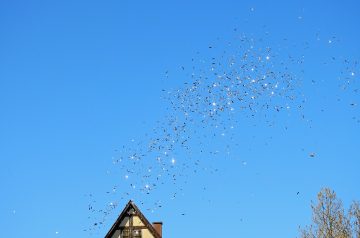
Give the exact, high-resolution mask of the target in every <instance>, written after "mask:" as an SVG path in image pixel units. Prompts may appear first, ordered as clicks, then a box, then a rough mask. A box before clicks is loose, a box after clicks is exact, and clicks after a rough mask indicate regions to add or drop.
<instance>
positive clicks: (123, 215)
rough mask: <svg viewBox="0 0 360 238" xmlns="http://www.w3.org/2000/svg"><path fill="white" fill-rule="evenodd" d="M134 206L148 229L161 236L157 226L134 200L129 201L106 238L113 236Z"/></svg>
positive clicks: (154, 234) (155, 235) (159, 237)
mask: <svg viewBox="0 0 360 238" xmlns="http://www.w3.org/2000/svg"><path fill="white" fill-rule="evenodd" d="M131 208H133V209H134V210H135V212H136V215H137V216H139V218H140V220H141V221H142V222H143V223H144V225H145V226H146V228H147V229H149V231H150V233H151V234H152V235H153V236H154V237H155V238H161V236H160V234H159V233H158V232H157V231H156V230H155V228H154V227H153V226H152V224H151V223H150V222H149V221H148V220H147V219H146V217H145V216H144V215H143V214H142V212H141V211H140V209H139V208H138V207H137V206H136V205H135V203H134V202H133V201H131V200H130V201H129V202H128V203H127V204H126V206H125V208H124V210H123V211H122V212H121V213H120V215H119V217H118V218H117V219H116V221H115V223H114V224H113V225H112V227H111V228H110V230H109V232H108V233H107V234H106V236H105V238H111V236H112V235H113V234H114V233H115V231H116V230H117V228H118V227H119V225H120V223H121V221H122V220H123V219H124V218H125V217H126V216H127V212H128V211H129V210H130V209H131Z"/></svg>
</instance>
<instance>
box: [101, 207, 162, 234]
mask: <svg viewBox="0 0 360 238" xmlns="http://www.w3.org/2000/svg"><path fill="white" fill-rule="evenodd" d="M105 238H162V222H153V223H152V224H151V223H150V222H149V221H148V220H147V219H146V217H145V216H144V215H143V214H142V212H141V211H140V209H139V208H138V207H137V206H136V205H135V203H134V202H133V201H131V200H130V201H129V202H128V204H127V205H126V206H125V208H124V210H123V211H122V212H121V213H120V215H119V217H118V218H117V220H116V221H115V223H114V225H113V226H112V227H111V229H110V230H109V232H108V233H107V234H106V236H105Z"/></svg>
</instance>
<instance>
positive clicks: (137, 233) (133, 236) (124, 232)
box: [120, 228, 141, 238]
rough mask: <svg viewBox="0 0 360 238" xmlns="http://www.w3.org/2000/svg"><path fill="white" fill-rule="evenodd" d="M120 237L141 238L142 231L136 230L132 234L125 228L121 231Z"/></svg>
mask: <svg viewBox="0 0 360 238" xmlns="http://www.w3.org/2000/svg"><path fill="white" fill-rule="evenodd" d="M120 237H121V238H141V230H137V229H134V230H133V231H132V234H131V233H130V229H129V228H124V229H123V230H122V231H121V236H120Z"/></svg>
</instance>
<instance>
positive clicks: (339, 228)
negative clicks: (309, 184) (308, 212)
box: [300, 188, 360, 238]
mask: <svg viewBox="0 0 360 238" xmlns="http://www.w3.org/2000/svg"><path fill="white" fill-rule="evenodd" d="M317 200H318V201H317V204H314V203H312V204H311V209H312V213H313V215H312V221H313V223H312V224H311V225H310V226H307V227H305V228H304V229H300V238H355V237H356V238H360V204H359V202H353V203H352V205H351V207H350V209H349V211H348V212H347V213H345V211H344V207H343V204H342V202H341V200H340V199H338V198H337V197H336V193H335V192H334V191H333V190H331V189H329V188H323V189H322V190H321V191H320V192H319V193H318V196H317Z"/></svg>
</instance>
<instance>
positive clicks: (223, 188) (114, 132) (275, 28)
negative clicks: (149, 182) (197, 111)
mask: <svg viewBox="0 0 360 238" xmlns="http://www.w3.org/2000/svg"><path fill="white" fill-rule="evenodd" d="M359 7H360V5H359V3H358V2H357V1H341V2H337V3H335V2H327V3H326V4H325V3H323V2H321V1H292V2H291V3H290V2H286V3H285V1H271V2H270V1H230V0H229V1H212V2H209V1H196V2H195V3H194V1H173V2H171V3H170V2H169V1H152V2H145V1H144V2H139V1H107V2H100V1H31V2H29V1H6V0H3V1H1V2H0V36H1V37H0V52H1V54H0V109H1V114H0V132H1V133H0V145H1V147H0V148H1V149H0V192H1V203H0V214H1V215H0V227H1V229H0V236H1V237H12V236H14V234H13V233H14V231H16V233H17V236H25V235H26V236H27V237H66V238H71V237H103V236H104V235H105V234H106V232H107V230H108V229H109V228H110V227H111V225H112V222H113V221H114V220H115V219H116V216H117V214H118V213H119V212H121V209H122V207H123V206H124V205H125V204H126V202H127V200H128V199H130V198H133V199H135V202H136V203H139V201H140V200H141V201H143V202H144V204H143V205H140V204H138V205H139V207H140V209H142V210H143V212H144V214H145V215H146V216H148V218H149V219H150V220H162V221H163V222H164V237H170V236H171V237H174V238H176V237H184V236H186V237H198V236H200V237H205V236H230V235H233V236H234V233H235V234H236V235H235V236H237V237H263V236H264V235H266V236H267V237H296V235H297V234H298V226H299V225H302V226H303V225H306V224H308V223H309V222H310V219H311V211H310V204H311V200H314V199H315V198H316V193H317V192H318V191H319V190H320V189H321V188H322V187H324V186H329V187H331V188H333V189H334V190H335V191H336V192H337V193H338V195H339V196H340V197H341V198H342V199H343V201H344V205H345V206H347V205H348V204H349V203H350V202H351V201H352V200H354V199H356V200H359V199H360V190H359V189H358V181H359V179H360V175H359V173H358V170H359V166H360V162H359V154H360V153H359V148H360V140H359V134H360V123H359V122H358V120H359V118H360V113H359V106H360V105H358V104H360V96H359V93H358V92H357V91H354V90H356V88H358V87H359V79H360V78H359V76H360V68H359V65H356V66H354V63H353V62H355V61H358V60H359V58H360V46H359V44H358V42H360V32H359V30H358V26H357V25H358V22H360V19H359V18H360V15H359V14H358V10H359ZM235 28H236V31H234V29H235ZM238 34H245V35H247V36H250V37H252V38H254V39H260V38H263V39H264V40H263V42H262V43H261V44H263V45H264V46H267V47H271V48H273V49H274V51H276V52H286V54H290V55H292V56H294V57H298V56H302V55H303V56H304V63H303V64H302V66H301V67H302V69H303V72H302V73H301V76H300V77H299V78H300V82H301V86H299V87H298V88H295V92H296V93H297V94H300V95H303V98H305V99H306V102H304V103H302V104H301V105H303V107H304V110H303V111H302V112H301V113H299V112H298V111H294V112H292V113H287V114H286V113H285V114H280V115H277V114H276V115H274V113H271V114H270V117H272V118H273V121H274V122H275V123H274V125H272V126H269V125H268V123H266V122H265V121H264V119H263V117H262V116H255V117H250V118H248V117H242V112H241V111H240V112H239V113H238V114H236V116H237V117H239V118H240V119H238V120H236V121H233V122H231V123H232V124H234V125H235V128H236V129H235V131H234V132H233V134H234V135H235V136H234V138H235V139H234V140H232V141H230V140H228V139H221V137H216V138H215V139H213V141H209V143H204V144H201V145H200V144H196V143H193V144H191V146H192V147H191V150H199V149H203V150H204V151H212V150H214V149H215V150H216V149H217V148H224V146H226V145H231V153H230V155H229V154H225V153H223V152H224V150H222V149H219V150H220V151H221V152H220V153H219V154H217V155H216V156H210V157H209V158H210V159H209V160H206V159H204V158H203V157H201V156H200V157H199V158H197V156H198V155H196V154H194V155H192V156H189V158H188V159H187V160H185V159H184V158H185V157H187V156H188V155H186V153H185V152H184V151H179V152H177V154H178V156H179V158H177V161H178V162H179V164H180V162H181V160H182V159H183V160H184V162H181V163H183V164H186V165H188V166H189V169H188V170H185V172H180V169H179V168H177V167H176V166H177V164H175V165H174V167H175V168H172V169H173V170H172V171H173V173H174V174H177V175H180V174H181V175H183V174H185V175H186V176H187V179H186V183H185V182H184V183H178V184H175V185H174V184H172V183H171V181H167V180H165V183H164V184H163V185H159V186H158V189H157V190H156V191H154V192H153V193H151V194H149V195H143V194H141V193H139V192H134V191H133V190H129V184H128V183H129V182H128V181H124V176H125V174H124V169H121V168H119V167H118V165H114V164H113V161H114V159H117V158H119V157H120V156H121V155H122V153H123V152H121V151H120V152H119V150H120V149H121V148H122V147H123V145H125V146H126V147H128V146H130V147H141V146H143V144H141V145H137V144H136V143H137V142H138V141H139V142H143V143H144V144H146V143H147V141H146V138H147V137H146V136H145V135H150V137H151V136H152V134H153V133H154V129H153V128H154V127H155V128H158V127H157V126H156V125H158V124H160V125H161V124H162V123H166V115H169V114H172V113H173V112H172V111H171V110H170V111H169V109H167V102H166V101H165V100H164V99H163V98H162V96H163V91H162V90H163V89H165V91H166V90H172V89H178V88H180V89H182V88H184V87H185V86H184V83H186V82H188V83H191V82H192V79H191V77H190V76H189V75H190V74H191V67H192V65H193V64H195V65H196V66H197V67H200V68H201V67H203V66H202V64H200V63H193V62H192V58H196V59H200V60H201V59H209V58H211V57H212V56H213V52H212V51H211V49H209V46H211V47H214V48H215V49H218V50H219V51H221V50H222V49H224V48H226V44H227V42H228V41H232V42H234V39H236V36H237V35H238ZM284 38H286V39H287V41H286V42H287V43H284ZM285 45H286V47H285ZM306 45H308V46H309V47H305V46H306ZM279 49H284V50H283V51H281V50H279ZM230 54H232V53H231V48H230ZM234 54H235V53H234ZM270 60H273V61H275V60H276V59H275V58H274V59H270ZM345 60H348V61H349V62H350V63H349V64H346V63H344V61H345ZM181 67H184V68H185V69H186V70H185V73H184V72H183V71H184V70H182V68H181ZM289 67H290V68H291V66H289ZM165 72H168V77H166V73H165ZM341 72H343V74H342V73H341ZM351 73H354V75H350V74H351ZM344 75H345V76H344ZM346 75H347V76H346ZM350 76H352V77H350ZM346 77H349V78H350V80H352V81H351V82H347V79H346ZM313 81H314V82H313ZM339 85H340V86H339ZM344 85H346V86H347V88H346V89H345V90H343V89H342V86H344ZM264 100H266V98H265V99H264ZM282 103H285V104H286V103H287V102H285V101H284V102H282ZM300 114H301V115H302V114H304V115H306V117H305V119H302V118H301V115H300ZM219 120H221V121H222V119H219ZM224 120H225V119H224ZM157 121H158V122H157ZM284 128H287V129H284ZM212 132H213V131H211V128H208V129H207V130H204V131H202V132H200V133H202V134H201V135H205V134H207V133H210V134H211V133H212ZM188 133H189V134H188V136H194V133H193V132H188ZM132 140H134V141H135V142H132ZM134 143H135V144H134ZM136 149H141V148H136ZM312 153H314V154H315V157H311V156H309V155H310V154H312ZM205 157H206V156H205ZM197 159H200V163H201V165H200V166H198V165H196V164H194V162H195V161H197ZM146 163H150V164H151V163H152V162H151V161H150V162H146ZM128 165H129V164H127V162H124V166H125V170H126V167H127V166H128ZM129 166H130V165H129ZM210 168H211V169H210ZM138 169H139V171H140V173H139V174H138V175H139V176H140V175H143V173H146V171H145V172H144V171H142V170H141V168H138ZM177 169H178V170H177ZM194 169H196V170H199V171H201V172H197V173H194V172H192V171H193V170H194ZM214 170H216V172H209V171H214ZM182 173H183V174H182ZM115 184H116V186H117V190H118V193H115V194H111V195H108V194H107V191H109V190H111V189H112V188H113V187H114V185H115ZM174 191H176V192H177V194H181V195H179V196H177V197H176V199H171V198H172V194H173V193H174ZM179 191H181V192H179ZM126 192H128V193H129V196H126V197H124V198H121V194H123V193H126ZM89 194H92V198H91V199H90V200H96V204H95V205H94V206H96V208H97V209H103V208H104V207H106V206H107V205H108V204H109V203H110V202H113V201H116V202H117V204H118V206H117V207H116V208H115V209H114V210H113V211H112V212H111V213H110V215H109V216H108V217H107V219H106V220H105V221H104V224H103V225H101V226H98V227H96V228H94V229H93V230H91V231H89V230H88V229H89V227H93V223H94V221H95V220H97V219H101V215H100V213H91V212H89V210H88V206H89ZM158 200H161V201H162V204H163V206H162V208H160V209H157V210H155V211H152V208H151V207H152V206H153V201H158ZM91 204H93V203H91ZM148 209H149V210H148ZM89 213H90V214H89ZM88 217H90V218H88ZM209 227H210V228H211V229H208V228H209ZM84 229H86V230H87V231H83V230H84Z"/></svg>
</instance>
